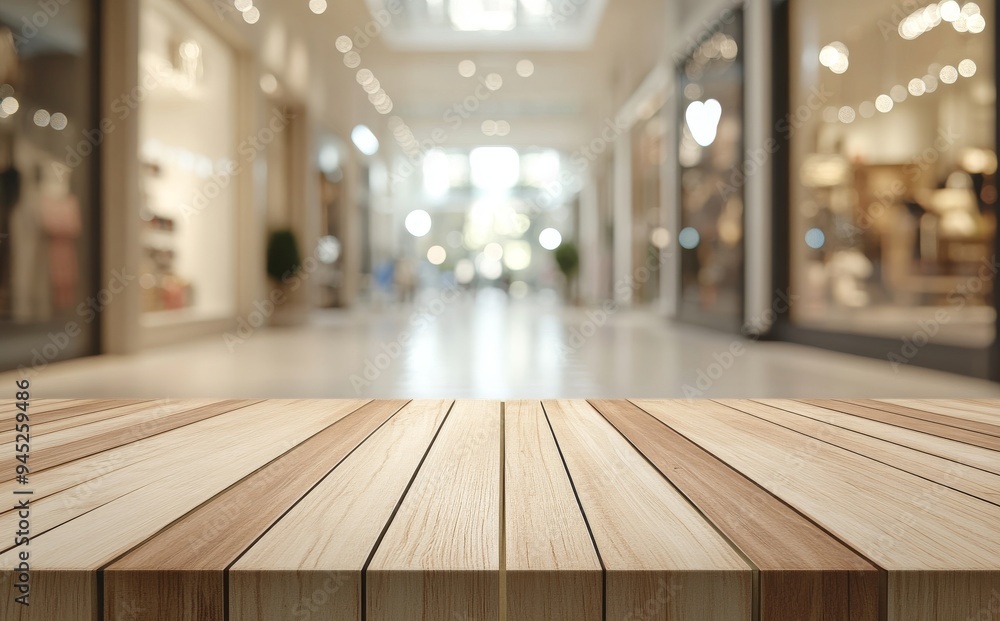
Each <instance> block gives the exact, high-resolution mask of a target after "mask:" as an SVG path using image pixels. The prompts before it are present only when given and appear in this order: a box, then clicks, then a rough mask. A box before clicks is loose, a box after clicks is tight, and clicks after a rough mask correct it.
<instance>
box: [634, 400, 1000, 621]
mask: <svg viewBox="0 0 1000 621" xmlns="http://www.w3.org/2000/svg"><path fill="white" fill-rule="evenodd" d="M634 402H635V403H636V405H638V406H640V407H641V408H643V409H644V410H646V411H647V412H649V413H651V414H653V415H654V416H655V417H656V418H658V419H660V420H661V421H663V422H664V423H665V424H667V425H668V426H670V427H671V428H673V429H674V430H675V431H677V432H678V433H680V434H682V435H684V436H685V437H687V438H688V439H689V440H691V441H693V442H695V443H697V444H699V445H700V446H701V447H702V448H704V449H705V450H707V451H709V452H710V453H712V454H713V455H715V456H716V457H717V458H719V459H721V460H723V461H725V462H726V463H727V464H729V465H730V466H732V467H734V468H736V469H738V470H739V471H740V472H742V473H743V474H744V475H745V476H747V477H749V478H751V479H753V480H754V481H755V482H756V483H757V484H758V485H761V486H763V487H765V488H766V489H768V490H769V491H771V492H772V493H773V494H775V495H777V496H778V497H779V498H781V499H782V500H783V501H784V502H786V503H787V504H790V505H791V506H793V507H794V508H795V509H797V510H798V511H800V512H801V513H803V514H804V515H805V516H806V517H808V518H809V519H811V520H813V521H814V522H816V523H817V524H819V525H820V526H822V527H823V528H825V529H826V530H827V531H829V532H830V533H832V534H833V535H834V536H836V537H838V538H839V539H841V540H842V541H844V542H845V543H846V544H847V545H849V546H851V547H852V548H853V549H855V550H857V551H858V552H860V553H861V554H863V555H864V556H865V557H866V558H868V559H869V560H871V561H872V562H874V563H875V564H877V565H878V566H879V567H881V568H883V569H885V570H887V571H888V572H889V581H888V582H889V585H888V592H887V608H888V619H890V620H899V621H902V620H907V621H932V620H934V619H939V618H940V617H936V616H933V615H929V614H928V612H927V611H928V610H931V609H935V608H937V609H948V610H950V611H951V613H950V615H949V616H948V617H947V618H949V619H965V618H967V617H969V616H974V615H978V614H979V612H980V611H981V610H982V609H983V606H984V605H986V604H987V603H988V596H989V589H987V590H985V591H976V592H975V593H970V592H969V590H967V589H956V588H955V587H954V585H953V584H951V583H950V582H949V581H947V580H933V579H932V580H930V581H929V583H928V584H927V588H926V589H925V590H924V591H922V600H923V602H924V603H923V604H920V605H915V604H914V602H913V600H912V599H909V597H910V596H909V595H908V594H907V593H906V592H905V590H904V589H903V588H901V585H904V584H906V583H907V581H908V580H909V579H910V578H909V576H911V575H912V572H927V573H928V574H929V575H931V576H943V575H952V574H955V572H957V574H956V575H967V576H971V575H973V574H975V575H977V576H980V577H981V581H980V580H977V582H976V584H975V585H970V586H975V587H976V588H979V587H982V586H988V585H996V586H997V587H998V588H1000V529H998V528H997V524H1000V507H997V506H995V505H992V504H989V503H987V502H984V501H982V500H979V499H976V498H972V497H971V496H968V495H966V494H963V493H961V492H957V491H955V490H953V489H950V488H948V487H944V486H941V485H937V484H934V483H931V482H929V481H926V480H924V479H920V478H919V477H916V476H914V475H912V474H909V473H907V472H903V471H901V470H898V469H896V468H892V467H890V466H886V465H884V464H880V463H877V462H875V461H873V460H871V459H868V458H867V457H863V456H861V455H857V454H855V453H851V452H849V451H846V450H844V449H842V448H840V447H836V446H832V445H829V444H826V443H823V442H817V441H815V440H812V439H809V438H805V437H804V436H802V435H801V434H798V433H795V432H792V431H790V430H788V429H784V428H782V427H779V426H778V425H775V424H773V423H769V422H766V421H763V420H760V419H758V418H754V417H752V416H750V415H748V414H745V413H743V412H740V411H738V410H736V409H734V408H731V407H728V406H727V405H725V402H720V403H711V402H710V403H705V402H697V405H696V406H693V405H688V403H687V402H683V401H672V402H656V401H648V400H635V401H634Z"/></svg>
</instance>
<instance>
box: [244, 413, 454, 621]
mask: <svg viewBox="0 0 1000 621" xmlns="http://www.w3.org/2000/svg"><path fill="white" fill-rule="evenodd" d="M450 407H451V402H449V401H413V402H410V403H409V404H408V405H407V406H406V407H405V408H403V409H402V410H401V411H400V412H399V413H397V414H396V415H395V416H393V417H392V418H391V419H389V421H388V422H387V423H386V424H385V425H383V426H382V427H381V428H380V429H379V430H378V431H376V432H375V433H374V434H372V436H371V437H370V438H368V439H367V440H365V442H364V443H363V444H362V445H361V446H360V447H358V449H357V450H356V451H354V452H353V453H352V454H351V455H350V456H348V457H347V458H346V459H345V460H344V461H343V463H341V464H340V465H339V466H337V468H336V469H335V470H334V471H333V472H332V473H331V474H330V475H329V476H328V477H326V478H325V479H324V480H323V481H322V482H321V483H320V484H319V485H317V486H316V488H315V489H314V490H312V491H311V492H310V493H309V494H308V495H307V496H306V497H305V498H303V499H302V501H301V502H299V503H298V504H297V505H296V506H295V507H294V508H293V509H292V510H291V511H289V512H288V514H287V515H285V516H284V517H283V518H282V519H281V521H280V522H278V523H277V524H276V525H275V526H274V528H272V529H271V530H269V531H268V532H267V534H265V535H264V536H263V537H262V538H261V539H260V540H259V541H258V542H256V543H255V544H254V545H253V547H252V548H250V549H249V550H247V551H246V553H245V554H244V555H243V556H242V557H241V558H240V559H239V561H237V562H236V563H235V564H233V566H232V568H231V570H230V572H229V589H230V593H229V601H230V618H231V619H240V620H241V621H277V620H284V619H302V618H304V617H306V616H308V618H310V619H312V620H313V621H320V620H324V621H334V620H336V621H340V620H341V619H360V618H361V609H362V588H361V587H362V581H361V573H362V570H363V568H364V565H365V563H366V562H367V560H368V559H369V558H370V556H371V553H372V551H373V550H374V549H375V544H376V543H377V541H378V538H379V537H380V536H381V534H382V532H383V531H384V529H385V527H386V525H387V524H388V523H389V520H390V518H391V516H392V512H393V511H394V510H395V509H396V507H397V506H398V504H399V501H400V499H401V498H402V497H403V493H404V491H405V490H406V487H407V485H408V484H409V483H410V481H411V480H412V478H413V475H414V473H415V472H416V470H417V466H418V465H419V463H420V461H421V459H423V457H424V455H425V454H426V452H427V449H428V447H429V446H430V444H431V441H432V440H433V439H434V435H435V434H436V433H437V432H438V430H439V429H440V426H441V423H442V422H443V421H444V420H445V417H446V415H447V413H448V410H449V408H450Z"/></svg>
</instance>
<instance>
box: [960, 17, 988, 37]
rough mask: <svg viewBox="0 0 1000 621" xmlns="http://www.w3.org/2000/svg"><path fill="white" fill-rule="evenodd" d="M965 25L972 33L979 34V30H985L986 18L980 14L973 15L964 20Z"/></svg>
mask: <svg viewBox="0 0 1000 621" xmlns="http://www.w3.org/2000/svg"><path fill="white" fill-rule="evenodd" d="M965 25H966V27H967V28H968V29H969V32H971V33H973V34H979V33H980V32H982V31H984V30H986V18H984V17H983V16H982V15H978V14H977V15H973V16H971V17H969V19H967V20H965Z"/></svg>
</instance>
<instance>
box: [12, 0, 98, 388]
mask: <svg viewBox="0 0 1000 621" xmlns="http://www.w3.org/2000/svg"><path fill="white" fill-rule="evenodd" d="M94 19H95V11H94V8H93V5H92V3H90V2H85V1H81V2H72V3H70V4H68V5H64V6H61V8H60V10H59V11H57V12H55V14H52V13H50V12H47V11H43V10H41V9H40V8H39V5H37V4H36V3H0V335H2V336H0V338H2V340H3V341H4V343H5V346H4V347H3V348H2V351H0V368H12V367H14V366H17V365H21V364H23V365H31V366H33V367H34V368H36V369H39V368H44V366H45V365H46V364H48V363H49V362H51V361H53V360H58V359H62V358H70V357H75V356H80V355H87V354H92V353H96V349H97V347H98V344H97V331H98V324H99V313H100V311H101V310H102V309H103V306H104V305H105V304H107V303H110V299H109V298H108V297H107V296H104V297H103V298H101V299H99V297H100V296H98V295H97V290H98V289H99V288H101V287H99V286H98V285H97V280H98V279H97V266H98V258H97V255H98V241H97V240H98V237H97V236H98V228H97V212H98V202H97V200H96V190H97V186H96V175H97V169H98V160H99V157H98V156H97V153H98V147H97V146H95V145H98V144H100V142H101V138H102V135H101V131H100V130H99V129H97V128H98V127H99V123H98V120H97V118H96V107H95V101H94V100H95V95H96V92H95V86H94V85H95V81H94V76H95V68H96V62H97V59H96V54H95V53H94V48H93V45H92V40H93V39H92V27H93V20H94ZM103 286H104V287H107V286H108V285H107V284H105V285H103Z"/></svg>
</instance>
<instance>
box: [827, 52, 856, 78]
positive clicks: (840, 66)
mask: <svg viewBox="0 0 1000 621" xmlns="http://www.w3.org/2000/svg"><path fill="white" fill-rule="evenodd" d="M850 66H851V63H850V61H848V60H847V57H846V56H841V57H840V58H838V59H837V62H835V63H833V64H832V65H830V71H832V72H834V73H836V74H837V75H840V74H843V73H847V69H848V68H849V67H850Z"/></svg>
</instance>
